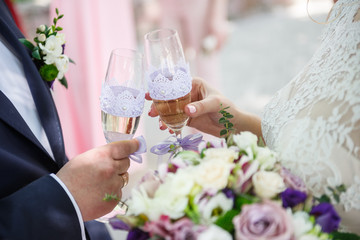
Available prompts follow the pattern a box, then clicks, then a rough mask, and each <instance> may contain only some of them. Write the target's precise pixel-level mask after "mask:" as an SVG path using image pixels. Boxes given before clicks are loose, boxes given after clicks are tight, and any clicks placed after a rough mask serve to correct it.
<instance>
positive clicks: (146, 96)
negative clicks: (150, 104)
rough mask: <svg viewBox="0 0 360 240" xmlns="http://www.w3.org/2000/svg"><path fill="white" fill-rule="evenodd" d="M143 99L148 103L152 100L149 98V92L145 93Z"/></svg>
mask: <svg viewBox="0 0 360 240" xmlns="http://www.w3.org/2000/svg"><path fill="white" fill-rule="evenodd" d="M145 99H146V100H149V101H151V100H152V98H151V97H150V93H149V92H147V93H145Z"/></svg>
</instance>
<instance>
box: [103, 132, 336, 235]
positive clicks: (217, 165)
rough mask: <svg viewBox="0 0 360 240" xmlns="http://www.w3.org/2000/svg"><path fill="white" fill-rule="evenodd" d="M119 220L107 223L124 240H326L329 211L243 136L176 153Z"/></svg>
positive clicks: (332, 222) (331, 225) (331, 220)
mask: <svg viewBox="0 0 360 240" xmlns="http://www.w3.org/2000/svg"><path fill="white" fill-rule="evenodd" d="M126 203H127V204H128V206H129V210H128V212H127V214H126V215H123V216H120V215H119V216H117V217H116V218H113V219H111V221H110V223H111V225H112V226H113V227H114V228H116V229H123V230H128V231H129V234H128V237H127V239H179V240H180V239H199V240H211V239H222V240H227V239H252V240H256V239H267V240H275V239H276V240H280V239H283V240H295V239H300V240H309V239H324V240H325V239H333V236H332V234H331V233H332V232H333V231H334V230H336V229H337V228H338V226H339V223H340V217H339V216H338V214H337V213H336V211H335V210H334V208H333V206H332V205H331V204H330V203H327V202H320V201H318V200H316V199H315V198H313V197H312V196H311V195H310V194H309V193H308V192H307V189H306V186H305V184H304V183H303V181H302V180H301V179H300V178H298V177H297V176H295V175H293V174H292V173H291V172H290V171H288V170H287V169H286V168H284V167H283V166H281V164H280V163H279V161H278V157H277V154H276V153H275V152H273V151H271V150H270V149H269V148H267V147H265V146H261V145H259V144H258V138H257V136H255V135H253V134H252V133H250V132H242V133H241V134H237V135H230V136H229V137H228V138H227V141H226V140H225V139H218V140H217V141H212V142H201V143H200V144H199V146H198V151H180V152H178V153H177V154H175V155H174V156H173V157H172V158H171V159H170V160H169V162H167V163H164V164H162V165H160V167H159V169H158V171H156V172H149V173H148V174H146V175H145V176H144V177H143V179H142V180H141V182H140V183H139V185H138V186H137V187H135V188H133V189H132V192H131V198H130V199H128V200H127V202H126Z"/></svg>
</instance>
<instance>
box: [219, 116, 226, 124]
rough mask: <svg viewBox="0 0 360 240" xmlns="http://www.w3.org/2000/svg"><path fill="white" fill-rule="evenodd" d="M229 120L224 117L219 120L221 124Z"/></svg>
mask: <svg viewBox="0 0 360 240" xmlns="http://www.w3.org/2000/svg"><path fill="white" fill-rule="evenodd" d="M226 121H227V120H226V118H224V117H222V118H220V119H219V123H225V122H226Z"/></svg>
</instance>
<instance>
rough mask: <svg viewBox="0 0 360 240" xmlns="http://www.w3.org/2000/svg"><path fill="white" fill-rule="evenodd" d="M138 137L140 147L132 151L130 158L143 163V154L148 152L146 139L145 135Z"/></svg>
mask: <svg viewBox="0 0 360 240" xmlns="http://www.w3.org/2000/svg"><path fill="white" fill-rule="evenodd" d="M136 139H137V140H138V141H139V149H138V150H137V151H136V152H134V153H132V154H131V155H130V156H129V158H130V159H131V160H133V161H135V162H138V163H142V157H141V154H142V153H145V152H146V141H145V138H144V137H143V136H138V137H136Z"/></svg>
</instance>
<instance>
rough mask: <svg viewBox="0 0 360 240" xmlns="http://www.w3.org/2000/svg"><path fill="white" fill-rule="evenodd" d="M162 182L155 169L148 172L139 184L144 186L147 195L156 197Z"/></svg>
mask: <svg viewBox="0 0 360 240" xmlns="http://www.w3.org/2000/svg"><path fill="white" fill-rule="evenodd" d="M160 184H161V182H160V179H159V177H158V176H156V175H155V173H154V172H153V171H149V172H147V173H146V174H145V175H144V176H143V177H142V178H141V181H140V183H139V186H142V187H143V188H144V190H145V191H146V193H147V195H148V196H149V197H150V198H153V197H154V193H155V192H156V190H157V189H158V188H159V186H160Z"/></svg>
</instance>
